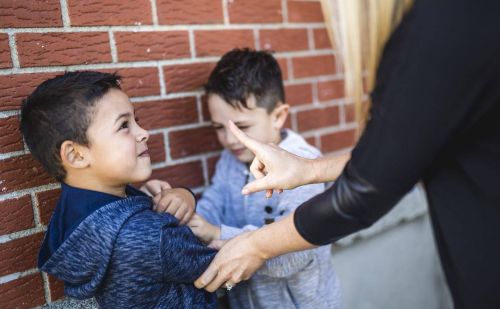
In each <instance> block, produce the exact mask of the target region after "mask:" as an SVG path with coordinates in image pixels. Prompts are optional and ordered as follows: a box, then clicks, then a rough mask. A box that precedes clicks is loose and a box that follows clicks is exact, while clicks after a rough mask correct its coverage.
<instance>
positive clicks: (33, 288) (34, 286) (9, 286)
mask: <svg viewBox="0 0 500 309" xmlns="http://www.w3.org/2000/svg"><path fill="white" fill-rule="evenodd" d="M43 304H45V296H44V291H43V282H42V277H41V275H40V273H36V274H32V275H28V276H26V277H22V278H19V279H15V280H12V281H9V282H7V283H3V284H0V307H1V308H16V309H27V308H33V307H38V306H41V305H43Z"/></svg>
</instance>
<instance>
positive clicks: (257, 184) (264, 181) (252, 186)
mask: <svg viewBox="0 0 500 309" xmlns="http://www.w3.org/2000/svg"><path fill="white" fill-rule="evenodd" d="M268 177H269V176H265V177H263V178H259V179H256V180H254V181H252V182H250V183H248V184H246V185H245V186H244V187H243V189H242V190H241V193H242V194H244V195H248V194H250V193H254V192H259V191H263V190H268V189H274V188H273V187H272V186H271V185H270V184H269V181H268Z"/></svg>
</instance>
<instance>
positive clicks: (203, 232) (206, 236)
mask: <svg viewBox="0 0 500 309" xmlns="http://www.w3.org/2000/svg"><path fill="white" fill-rule="evenodd" d="M188 226H189V227H190V228H191V230H192V231H193V233H194V234H195V235H196V236H197V237H198V238H199V239H200V240H201V241H203V242H204V243H206V244H209V243H211V242H212V241H214V240H217V239H219V238H220V227H218V226H215V225H212V224H210V223H208V222H207V220H205V219H204V218H203V217H201V216H200V215H197V214H194V215H193V217H192V218H191V220H190V221H189V222H188Z"/></svg>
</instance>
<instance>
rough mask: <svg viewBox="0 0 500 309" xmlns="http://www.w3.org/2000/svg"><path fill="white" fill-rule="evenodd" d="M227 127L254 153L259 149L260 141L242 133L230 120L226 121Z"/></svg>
mask: <svg viewBox="0 0 500 309" xmlns="http://www.w3.org/2000/svg"><path fill="white" fill-rule="evenodd" d="M228 125H229V129H230V130H231V132H232V133H233V134H234V136H236V138H237V139H238V140H240V142H241V143H242V144H243V145H245V147H247V148H248V149H250V151H252V152H253V153H254V154H257V153H256V152H257V151H258V150H259V147H260V142H258V141H256V140H254V139H253V138H251V137H249V136H248V135H246V134H245V133H243V132H242V131H241V130H240V129H239V128H238V127H237V126H236V125H235V124H234V122H232V121H231V120H229V121H228Z"/></svg>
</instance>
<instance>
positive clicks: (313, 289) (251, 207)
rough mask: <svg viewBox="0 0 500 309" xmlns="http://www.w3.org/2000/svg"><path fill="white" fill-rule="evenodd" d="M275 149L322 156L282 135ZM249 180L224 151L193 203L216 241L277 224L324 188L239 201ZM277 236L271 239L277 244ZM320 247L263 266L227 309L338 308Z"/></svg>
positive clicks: (326, 255) (335, 285)
mask: <svg viewBox="0 0 500 309" xmlns="http://www.w3.org/2000/svg"><path fill="white" fill-rule="evenodd" d="M279 146H280V147H281V148H283V149H285V150H287V151H289V152H291V153H293V154H296V155H298V156H301V157H305V158H309V159H313V158H317V157H319V156H320V155H321V153H320V152H319V150H317V149H316V148H314V147H313V146H311V145H309V144H308V143H307V142H306V141H305V140H304V139H303V138H302V137H301V136H300V135H298V134H297V133H294V132H293V131H290V130H286V131H283V134H282V141H281V143H280V144H279ZM252 180H253V178H252V176H251V175H250V174H249V171H248V168H247V166H246V165H245V164H243V163H242V162H240V161H238V159H237V158H236V157H235V156H233V155H232V154H231V153H230V152H229V151H228V150H224V151H223V152H222V155H221V158H220V159H219V161H218V162H217V166H216V169H215V175H214V177H213V178H212V185H211V186H210V188H208V189H207V190H205V192H204V193H203V198H202V199H201V200H200V201H199V202H198V206H197V208H196V209H197V210H196V211H197V213H198V214H200V215H201V216H202V217H204V218H205V219H207V220H208V221H209V222H210V223H212V224H215V225H218V226H220V227H221V239H229V238H232V237H234V236H237V235H239V234H241V233H243V232H246V231H252V230H255V229H257V228H259V227H261V226H263V225H264V224H265V223H266V222H270V221H273V220H280V219H281V218H283V217H284V216H286V215H288V214H290V213H291V212H293V211H294V209H295V208H296V207H298V206H299V205H300V204H301V203H303V202H305V201H307V200H308V199H310V198H312V197H313V196H315V195H317V194H319V193H321V192H323V191H324V189H325V187H324V185H323V184H312V185H306V186H301V187H298V188H295V189H293V190H286V191H284V192H283V193H282V194H274V195H273V197H272V198H270V199H266V198H265V192H258V193H254V194H251V195H249V196H243V195H241V188H242V187H243V186H244V185H245V184H246V183H247V182H249V181H252ZM279 240H280V235H276V241H279ZM330 250H331V247H330V246H323V247H319V248H316V249H312V250H304V251H300V252H294V253H289V254H285V255H282V256H279V257H276V258H274V259H271V260H269V261H267V262H266V263H264V265H263V267H262V268H261V269H260V270H259V271H258V272H257V273H255V274H254V275H253V277H252V278H251V279H250V280H248V281H244V282H241V283H239V284H238V285H237V286H236V287H235V288H234V289H232V290H231V292H229V302H230V304H231V307H232V308H238V309H246V308H248V309H252V308H270V309H280V308H283V309H292V308H314V309H322V308H324V309H338V308H341V297H340V287H339V281H338V280H337V276H336V274H335V270H334V268H333V264H332V257H331V254H330Z"/></svg>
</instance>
